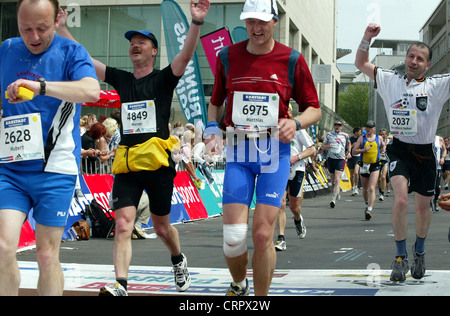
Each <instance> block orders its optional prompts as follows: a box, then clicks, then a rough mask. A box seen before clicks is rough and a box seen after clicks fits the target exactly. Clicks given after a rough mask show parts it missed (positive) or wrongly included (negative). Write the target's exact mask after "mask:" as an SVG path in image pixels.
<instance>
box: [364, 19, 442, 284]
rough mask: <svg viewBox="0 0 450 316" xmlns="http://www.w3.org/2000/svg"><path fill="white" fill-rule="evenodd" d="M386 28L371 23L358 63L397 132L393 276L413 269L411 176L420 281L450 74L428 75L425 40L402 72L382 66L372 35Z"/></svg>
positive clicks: (392, 151) (392, 149)
mask: <svg viewBox="0 0 450 316" xmlns="http://www.w3.org/2000/svg"><path fill="white" fill-rule="evenodd" d="M380 30H381V28H380V26H379V25H377V24H369V26H368V27H367V29H366V30H365V34H364V38H363V40H362V41H361V45H360V46H359V49H358V52H357V55H356V61H355V65H356V66H357V67H358V69H359V70H361V71H362V72H363V73H364V74H366V75H367V76H369V77H370V78H371V79H373V80H375V88H376V89H377V91H378V93H379V94H380V96H381V97H382V98H383V101H384V106H385V109H386V113H387V117H388V120H389V124H390V131H391V133H392V135H393V136H394V141H393V143H392V145H390V146H388V149H387V154H388V158H389V161H390V164H389V174H390V177H391V183H392V188H393V189H394V206H393V209H392V226H393V229H394V236H395V242H396V246H397V255H396V260H395V261H394V263H393V264H392V268H393V271H392V274H391V280H393V281H401V282H403V281H405V279H406V276H405V274H406V273H407V272H408V269H409V266H408V260H407V252H406V236H407V227H408V222H407V212H408V179H409V181H410V189H411V191H413V192H415V196H414V199H415V213H416V221H415V222H416V236H417V237H416V242H415V245H414V246H413V249H412V250H413V251H412V252H413V254H414V260H413V262H412V264H411V274H412V276H413V277H414V278H416V279H420V278H422V277H423V276H424V274H425V261H424V255H425V238H426V237H427V234H428V229H429V225H430V220H431V212H430V202H431V198H432V196H433V195H434V182H435V178H436V159H435V156H434V152H433V148H432V143H433V142H434V136H435V134H436V129H437V125H438V120H439V116H440V113H441V110H442V106H443V104H444V103H445V102H446V101H447V99H448V98H449V97H450V76H449V75H436V76H432V77H428V78H425V77H424V74H425V72H426V71H427V70H428V69H429V68H430V66H431V57H432V56H431V55H432V52H431V49H430V48H429V47H428V46H427V45H426V44H424V43H415V44H413V45H411V47H410V48H409V50H408V52H407V55H406V59H405V68H406V75H405V76H402V75H400V74H398V73H396V72H394V71H391V70H383V69H380V68H377V67H376V66H375V65H373V64H372V63H370V62H369V53H368V51H369V46H370V41H371V40H372V38H374V37H376V36H377V35H378V34H379V33H380Z"/></svg>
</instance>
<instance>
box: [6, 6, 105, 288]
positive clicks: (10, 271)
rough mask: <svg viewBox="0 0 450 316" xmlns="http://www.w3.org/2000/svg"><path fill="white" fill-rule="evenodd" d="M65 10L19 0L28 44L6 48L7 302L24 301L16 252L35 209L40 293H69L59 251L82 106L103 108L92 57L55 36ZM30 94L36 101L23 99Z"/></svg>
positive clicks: (15, 41) (23, 40)
mask: <svg viewBox="0 0 450 316" xmlns="http://www.w3.org/2000/svg"><path fill="white" fill-rule="evenodd" d="M58 7H59V5H58V1H57V0H39V1H31V0H19V1H18V5H17V8H18V9H17V20H18V27H19V33H20V35H21V37H20V38H12V39H8V40H6V41H5V42H4V43H3V45H2V46H1V47H0V87H1V93H2V95H1V102H2V120H1V127H0V128H1V130H2V133H1V136H0V163H1V164H0V244H1V245H6V247H3V246H2V247H0V284H1V286H0V295H17V294H18V289H19V285H20V273H19V268H18V264H17V261H16V250H17V246H18V243H19V237H20V232H21V228H22V224H23V222H24V221H25V220H26V218H27V215H28V213H29V212H30V210H31V209H33V217H34V219H35V221H36V245H37V261H38V263H39V269H40V278H39V283H38V293H39V294H42V295H61V294H62V292H63V288H64V276H63V273H62V269H61V266H60V263H59V246H60V242H61V238H62V234H63V230H64V227H65V225H66V221H67V215H68V210H69V208H70V203H71V201H72V197H73V192H74V190H75V182H76V178H77V174H78V167H79V161H80V155H81V146H80V131H79V123H80V113H81V104H80V103H81V102H94V101H97V100H98V98H99V95H100V86H99V84H98V81H97V79H96V74H95V69H94V66H93V64H92V62H91V59H90V57H89V54H88V53H87V52H86V50H85V49H84V48H83V47H82V46H81V45H79V44H76V43H74V42H72V41H69V40H66V39H64V38H60V37H58V36H56V35H55V34H54V30H55V28H56V25H57V12H58ZM44 78H45V79H44ZM19 88H20V89H19ZM24 88H27V89H29V90H31V91H32V94H33V95H30V98H31V100H28V99H24V97H21V95H20V94H19V92H21V91H23V89H24ZM5 92H6V93H7V95H8V97H9V98H8V99H7V98H6V95H5Z"/></svg>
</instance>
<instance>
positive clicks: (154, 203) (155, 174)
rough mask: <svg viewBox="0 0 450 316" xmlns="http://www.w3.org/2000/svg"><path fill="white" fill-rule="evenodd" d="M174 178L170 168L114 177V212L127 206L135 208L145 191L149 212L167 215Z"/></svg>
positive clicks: (112, 198) (174, 173)
mask: <svg viewBox="0 0 450 316" xmlns="http://www.w3.org/2000/svg"><path fill="white" fill-rule="evenodd" d="M175 176H176V172H175V170H174V169H173V168H170V167H161V168H160V169H158V170H156V171H140V172H129V173H121V174H117V175H115V177H114V185H113V190H112V193H111V194H112V197H111V201H112V206H113V209H114V210H115V211H116V210H119V209H121V208H124V207H127V206H135V207H136V208H137V207H138V205H139V201H140V199H141V196H142V192H143V190H145V191H146V192H147V194H148V198H149V202H150V212H151V213H152V214H155V215H158V216H164V215H167V214H169V213H170V209H171V205H172V192H173V179H174V178H175Z"/></svg>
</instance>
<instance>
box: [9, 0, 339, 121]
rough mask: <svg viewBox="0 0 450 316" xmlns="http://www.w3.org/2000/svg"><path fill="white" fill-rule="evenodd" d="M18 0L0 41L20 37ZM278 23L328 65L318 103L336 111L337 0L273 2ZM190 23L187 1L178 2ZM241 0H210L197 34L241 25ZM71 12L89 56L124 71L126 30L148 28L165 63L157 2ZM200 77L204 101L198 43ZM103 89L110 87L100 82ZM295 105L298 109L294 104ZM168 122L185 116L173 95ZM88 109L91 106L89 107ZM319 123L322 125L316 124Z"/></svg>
mask: <svg viewBox="0 0 450 316" xmlns="http://www.w3.org/2000/svg"><path fill="white" fill-rule="evenodd" d="M16 2H17V1H4V2H1V3H0V21H1V24H0V34H1V41H4V40H5V39H7V38H9V37H15V36H19V33H18V31H17V21H16V8H15V7H16ZM277 2H278V9H279V23H278V26H277V27H276V30H275V39H276V40H277V41H279V42H281V43H283V44H285V45H287V46H290V47H292V48H294V49H296V50H298V51H300V52H301V53H302V54H303V56H304V57H305V59H306V62H307V64H308V65H309V67H310V69H312V65H314V64H323V65H331V74H330V82H331V83H321V84H317V85H316V87H317V92H318V95H319V100H320V102H321V104H322V106H325V107H327V108H328V109H330V110H331V111H334V110H335V109H336V99H337V98H336V95H337V91H336V89H337V86H338V85H339V81H340V72H339V70H338V68H337V66H336V51H337V48H336V43H337V40H336V36H337V35H336V34H337V32H336V25H337V0H321V1H309V0H296V1H290V0H277ZM177 3H178V4H179V5H180V6H181V8H182V9H183V11H184V13H185V15H186V16H187V18H188V20H189V21H190V13H189V6H190V1H189V0H178V1H177ZM243 4H244V0H211V9H210V12H209V13H208V16H207V18H206V20H205V23H204V25H203V27H202V31H201V36H203V35H206V34H208V33H211V32H213V31H215V30H218V29H220V28H222V27H225V26H226V27H227V28H228V29H229V30H230V33H231V32H232V30H234V29H235V28H236V27H239V26H241V27H242V26H244V22H243V21H241V20H240V19H239V16H240V13H241V11H242V7H243ZM60 5H61V6H62V7H63V8H67V9H68V12H69V19H68V23H67V25H68V27H69V30H70V32H71V33H72V35H73V36H74V37H75V38H76V39H77V41H78V42H80V43H81V44H82V45H83V46H85V47H86V49H87V50H88V52H89V53H90V54H91V56H92V57H93V58H95V59H98V60H100V61H102V62H103V63H105V64H107V65H109V66H112V67H118V68H121V69H125V70H129V71H131V70H132V64H131V62H130V59H129V56H128V45H129V43H128V41H127V40H126V39H125V37H124V34H125V32H126V31H128V30H131V29H133V30H149V31H151V32H152V33H154V34H155V35H156V38H157V39H158V41H159V52H158V58H157V61H156V65H155V67H156V68H163V67H165V66H166V65H168V63H169V61H168V58H167V52H166V43H165V39H164V29H163V26H162V17H161V9H160V5H161V0H60ZM318 17H320V18H318ZM197 51H198V56H199V61H200V68H201V75H202V81H203V85H204V91H205V96H206V100H207V102H208V101H209V97H210V95H211V93H212V87H213V84H214V78H213V75H212V71H211V69H210V67H209V64H208V62H207V59H206V57H205V53H204V51H203V48H202V45H201V43H200V41H199V45H198V47H197ZM102 88H103V89H105V90H109V89H111V87H109V86H108V85H106V84H104V83H102ZM293 105H294V109H295V108H296V106H295V104H293ZM172 106H173V109H172V116H173V117H172V118H171V121H182V122H184V121H185V119H184V116H183V113H182V111H181V108H180V106H179V103H178V100H177V99H176V96H174V102H173V105H172ZM89 110H91V109H89ZM319 127H320V125H319Z"/></svg>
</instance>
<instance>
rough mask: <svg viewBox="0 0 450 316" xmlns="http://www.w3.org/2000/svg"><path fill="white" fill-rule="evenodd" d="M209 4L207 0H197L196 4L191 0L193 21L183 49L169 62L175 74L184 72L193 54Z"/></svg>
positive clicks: (179, 74)
mask: <svg viewBox="0 0 450 316" xmlns="http://www.w3.org/2000/svg"><path fill="white" fill-rule="evenodd" d="M209 6H210V3H209V0H199V1H198V3H197V4H195V0H191V17H192V21H193V22H192V23H191V26H190V27H189V32H188V34H187V36H186V40H185V42H184V46H183V49H182V50H181V52H180V53H179V54H178V55H176V56H175V58H174V59H173V61H172V63H171V67H172V72H173V74H174V75H175V76H182V75H183V74H184V72H185V70H186V67H187V65H188V63H189V61H190V60H191V59H192V57H193V56H194V53H195V49H196V47H197V43H198V39H199V37H200V28H201V24H203V20H204V19H205V17H206V15H207V13H208V11H209Z"/></svg>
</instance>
